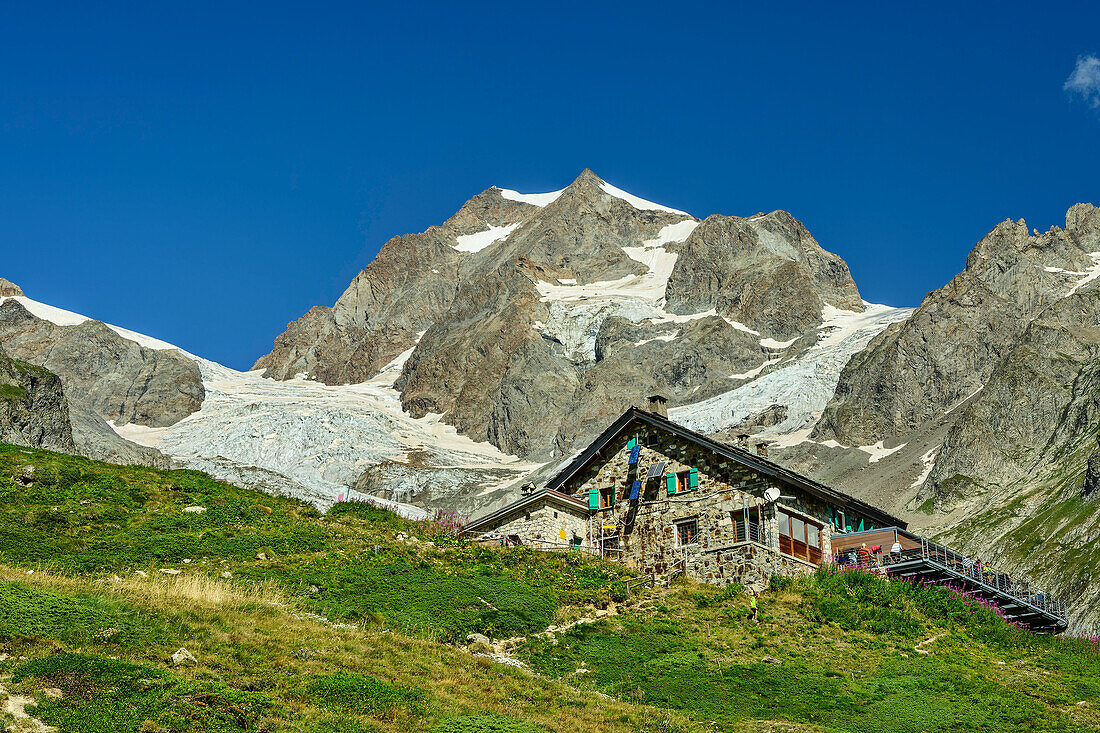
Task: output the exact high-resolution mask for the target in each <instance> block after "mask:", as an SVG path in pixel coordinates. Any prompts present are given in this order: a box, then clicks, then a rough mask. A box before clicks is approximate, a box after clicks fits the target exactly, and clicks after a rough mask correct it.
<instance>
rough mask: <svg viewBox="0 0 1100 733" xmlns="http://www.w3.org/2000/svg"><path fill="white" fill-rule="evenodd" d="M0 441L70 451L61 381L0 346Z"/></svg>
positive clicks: (66, 409)
mask: <svg viewBox="0 0 1100 733" xmlns="http://www.w3.org/2000/svg"><path fill="white" fill-rule="evenodd" d="M0 442H4V443H12V444H14V445H24V446H27V447H30V448H44V449H46V450H53V451H60V452H63V453H73V452H75V450H76V445H75V444H74V443H73V436H72V430H71V428H70V427H69V404H68V401H67V400H66V399H65V395H64V393H63V391H62V387H61V380H60V379H58V378H57V375H56V374H52V373H50V372H49V371H47V370H46V369H42V368H40V367H36V366H33V365H31V364H26V363H24V362H20V361H16V360H14V359H12V358H10V357H9V356H8V355H7V354H6V353H5V352H4V350H3V349H2V348H0Z"/></svg>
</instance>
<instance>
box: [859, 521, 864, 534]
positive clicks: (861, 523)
mask: <svg viewBox="0 0 1100 733" xmlns="http://www.w3.org/2000/svg"><path fill="white" fill-rule="evenodd" d="M859 531H860V532H862V531H863V518H862V517H860V519H859Z"/></svg>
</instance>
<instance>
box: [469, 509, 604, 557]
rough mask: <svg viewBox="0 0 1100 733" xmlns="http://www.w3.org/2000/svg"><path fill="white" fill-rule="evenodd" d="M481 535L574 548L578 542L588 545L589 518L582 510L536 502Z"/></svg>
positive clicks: (511, 513) (496, 522)
mask: <svg viewBox="0 0 1100 733" xmlns="http://www.w3.org/2000/svg"><path fill="white" fill-rule="evenodd" d="M480 534H482V535H485V534H491V535H495V536H501V537H504V536H507V535H518V536H519V537H520V538H521V539H522V540H523V542H524V544H530V545H538V544H539V543H561V544H570V545H571V544H573V543H574V538H580V541H581V543H583V544H587V537H588V515H587V512H586V511H585V510H584V509H582V508H581V507H576V508H572V507H568V508H567V507H565V506H563V505H562V504H560V503H559V502H556V501H553V500H551V499H548V498H543V499H541V500H539V501H535V502H533V503H531V504H528V505H527V506H524V507H519V508H517V509H516V510H514V511H511V512H507V513H506V514H504V515H502V516H501V517H499V518H498V519H497V520H496V521H494V522H493V523H492V525H491V526H490V527H485V528H481V529H480Z"/></svg>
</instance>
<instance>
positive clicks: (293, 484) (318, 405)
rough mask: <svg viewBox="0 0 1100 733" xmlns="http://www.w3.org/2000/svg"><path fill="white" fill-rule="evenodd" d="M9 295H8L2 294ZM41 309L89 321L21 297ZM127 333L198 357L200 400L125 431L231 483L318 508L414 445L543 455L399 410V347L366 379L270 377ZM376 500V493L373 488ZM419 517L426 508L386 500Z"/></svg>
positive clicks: (519, 466) (478, 455)
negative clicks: (327, 381) (503, 447)
mask: <svg viewBox="0 0 1100 733" xmlns="http://www.w3.org/2000/svg"><path fill="white" fill-rule="evenodd" d="M5 299H6V298H5ZM14 299H16V300H18V301H19V302H20V303H22V304H23V306H24V307H25V308H26V309H27V310H28V311H30V312H31V313H32V314H34V315H35V316H37V317H39V318H42V319H43V320H47V321H50V322H51V323H55V324H57V325H60V326H75V325H78V324H81V323H84V322H85V321H89V320H92V319H89V318H88V317H87V316H83V315H81V314H79V313H73V312H72V311H67V310H63V309H61V308H56V307H54V306H51V305H47V304H45V303H40V302H38V301H35V300H32V299H30V298H27V297H23V296H15V297H14ZM105 325H107V326H108V327H109V328H111V329H112V330H113V331H115V332H116V333H118V334H119V335H120V336H123V337H124V338H127V339H130V340H132V341H135V342H137V343H139V344H141V345H142V346H145V347H147V348H151V349H157V350H174V351H177V352H179V353H180V354H182V355H183V356H185V357H187V358H189V359H192V360H194V361H195V362H196V363H197V364H198V366H199V369H200V371H201V373H202V379H203V385H204V387H205V389H206V399H205V400H204V401H203V403H202V408H201V409H200V410H199V411H198V412H196V413H193V414H192V415H190V416H189V417H187V418H185V419H183V420H181V421H179V422H177V423H176V424H174V425H171V426H169V427H159V428H151V427H146V426H143V425H135V424H126V425H115V424H114V423H109V424H110V425H111V427H112V428H114V430H115V432H117V433H118V434H119V435H120V436H122V437H124V438H126V439H127V440H130V441H133V442H135V443H138V444H139V445H145V446H150V447H155V448H157V449H158V450H160V451H162V452H163V453H165V454H167V455H169V456H171V457H172V458H173V459H174V460H175V461H177V462H178V463H179V464H180V465H182V466H185V467H188V468H195V469H198V470H203V471H207V472H209V473H211V474H212V475H214V476H217V477H219V478H223V479H225V480H227V481H232V482H234V483H244V484H247V485H252V486H255V487H257V488H261V489H264V490H267V491H271V492H274V493H280V494H289V495H292V496H295V497H297V498H301V499H304V500H306V501H309V502H310V503H313V504H315V505H316V506H318V507H320V508H327V507H329V506H331V505H332V504H333V503H334V502H336V501H337V500H338V499H339V498H340V497H341V496H343V497H344V498H354V497H356V496H357V494H356V492H355V491H354V490H352V489H351V488H350V487H352V486H354V484H355V481H356V478H357V477H358V475H359V473H360V472H361V471H362V470H363V468H364V467H365V466H368V465H371V464H377V463H382V462H385V461H397V462H402V461H405V460H407V457H408V455H409V453H410V452H412V451H417V452H418V453H419V457H420V460H422V461H423V460H424V457H425V456H427V459H428V461H429V463H431V464H432V467H434V468H436V469H437V470H441V471H446V470H447V469H457V468H461V469H478V468H484V469H498V470H497V471H494V477H495V482H496V483H499V482H500V478H499V469H505V470H506V471H508V472H510V473H513V474H514V477H515V480H519V479H520V478H521V477H522V476H524V475H526V473H527V472H529V471H530V470H532V469H534V468H537V464H527V463H523V462H520V461H518V460H517V459H516V458H515V457H513V456H507V455H505V454H503V453H501V452H500V451H499V450H497V449H496V448H495V447H493V446H492V445H490V444H488V443H476V442H474V441H472V440H470V439H469V438H466V437H465V436H461V435H458V434H457V433H456V432H455V429H454V428H452V427H450V426H448V425H445V424H443V423H441V422H440V421H439V416H437V415H433V416H428V417H424V418H421V419H419V420H416V419H413V418H411V417H410V416H409V415H407V414H406V413H404V412H403V411H402V410H401V402H400V395H399V394H398V393H397V392H396V391H395V390H394V389H393V381H394V379H396V377H397V375H398V374H399V373H400V371H401V366H402V364H403V363H404V360H405V359H407V358H408V355H409V353H411V350H410V352H406V353H405V354H402V355H401V356H400V357H398V358H397V359H395V360H394V361H393V362H392V363H390V364H389V365H387V366H386V367H385V368H384V369H383V370H382V372H381V373H380V374H379V375H378V376H377V377H375V378H374V379H373V380H371V381H370V382H368V383H365V384H357V385H349V386H344V387H330V386H327V385H324V384H321V383H318V382H314V381H310V380H304V379H296V380H290V381H285V382H280V381H276V380H273V379H264V378H263V377H262V376H260V373H259V372H239V371H236V370H234V369H230V368H228V367H225V366H222V365H221V364H217V363H215V362H212V361H209V360H207V359H203V358H201V357H198V356H195V355H193V354H190V353H188V352H186V351H183V350H182V349H179V348H178V347H176V346H174V345H172V344H170V343H168V342H166V341H162V340H160V339H155V338H151V337H149V336H145V335H144V334H140V333H137V332H135V331H131V330H129V329H125V328H120V327H118V326H112V325H110V324H105ZM371 500H372V501H374V500H375V499H374V498H373V497H372V498H371ZM376 501H377V502H378V503H380V504H383V505H386V506H389V507H390V508H393V509H395V510H396V511H398V512H399V513H401V514H403V515H405V516H409V517H412V518H419V517H422V516H424V515H425V510H424V509H422V508H420V507H416V506H412V505H408V504H399V503H397V502H387V501H385V500H383V499H378V500H376Z"/></svg>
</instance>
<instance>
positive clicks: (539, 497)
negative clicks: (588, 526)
mask: <svg viewBox="0 0 1100 733" xmlns="http://www.w3.org/2000/svg"><path fill="white" fill-rule="evenodd" d="M543 500H545V501H547V502H549V503H551V504H555V505H557V506H560V507H562V508H564V509H567V510H571V511H580V512H584V513H586V514H587V512H588V504H587V502H584V501H581V500H580V499H578V498H577V497H575V496H570V495H569V494H566V493H563V492H561V491H556V490H553V489H549V488H546V489H542V490H541V491H536V492H535V493H533V494H531V495H530V496H523V497H520V498H519V499H517V500H516V501H513V502H512V503H511V504H508V505H506V506H503V507H501V508H500V509H497V510H496V511H493V512H489V513H488V514H486V515H484V516H481V517H478V518H477V519H475V520H473V521H472V522H470V523H469V524H467V525H466V527H465V528H464V529H463V532H464V533H468V534H477V533H479V531H480V530H481V529H482V528H484V527H486V526H489V525H492V524H493V523H494V522H495V521H496V520H498V519H500V518H501V517H505V516H507V515H509V514H511V513H513V512H517V511H522V510H523V509H524V508H525V507H527V506H530V505H532V504H536V503H538V502H540V501H543Z"/></svg>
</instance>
